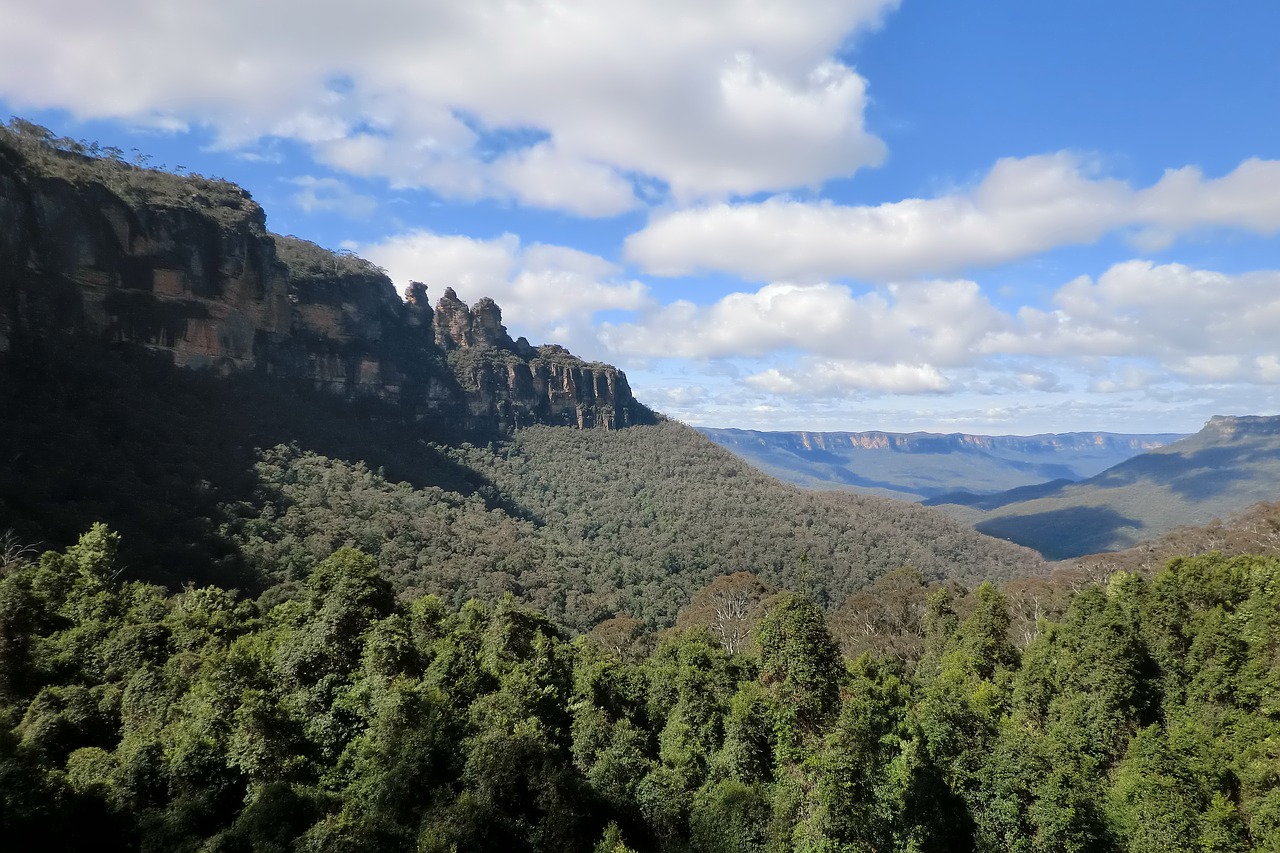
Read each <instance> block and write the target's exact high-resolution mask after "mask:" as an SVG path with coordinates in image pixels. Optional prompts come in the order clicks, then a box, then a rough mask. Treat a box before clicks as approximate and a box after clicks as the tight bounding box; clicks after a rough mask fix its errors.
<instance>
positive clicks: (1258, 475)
mask: <svg viewBox="0 0 1280 853" xmlns="http://www.w3.org/2000/svg"><path fill="white" fill-rule="evenodd" d="M1278 478H1280V418H1276V417H1261V416H1241V417H1224V416H1218V417H1214V418H1212V419H1210V421H1209V422H1208V423H1207V424H1206V425H1205V427H1204V428H1203V429H1202V430H1201V431H1200V432H1198V433H1196V434H1195V435H1192V436H1189V437H1187V438H1184V439H1182V440H1181V441H1176V442H1174V443H1172V444H1169V445H1166V446H1164V447H1160V448H1158V449H1156V450H1152V451H1150V452H1148V453H1143V454H1142V455H1140V456H1135V457H1133V458H1132V459H1129V460H1127V461H1125V462H1122V463H1120V464H1119V465H1116V466H1114V467H1112V468H1109V469H1107V470H1106V471H1103V472H1102V473H1101V474H1098V475H1096V476H1094V477H1090V478H1089V479H1087V480H1084V481H1082V482H1079V483H1067V482H1058V483H1047V484H1045V485H1044V486H1043V487H1034V488H1029V489H1025V490H1023V489H1015V490H1013V491H1011V492H1007V493H1004V494H997V495H986V496H980V497H975V496H964V497H962V498H957V497H956V496H950V497H948V498H942V499H939V500H938V501H930V502H928V503H930V504H931V505H935V504H936V505H938V506H941V507H943V508H945V509H946V510H947V511H949V512H951V513H952V514H953V515H954V516H955V517H957V518H960V519H962V520H964V521H966V522H968V523H970V524H973V525H974V526H975V527H976V528H977V529H978V530H980V531H982V532H984V533H989V534H990V535H992V536H999V537H1001V538H1006V539H1009V540H1012V541H1014V542H1019V543H1021V544H1023V545H1026V546H1028V547H1030V548H1035V549H1037V550H1038V551H1040V552H1041V553H1043V554H1044V555H1045V556H1046V557H1048V558H1050V559H1068V558H1073V557H1079V556H1082V555H1084V554H1091V553H1095V552H1098V551H1117V550H1120V549H1123V548H1128V547H1130V546H1132V545H1135V544H1136V543H1138V542H1142V541H1145V540H1151V539H1155V538H1156V537H1158V536H1161V535H1162V534H1164V533H1167V532H1169V531H1170V530H1173V529H1174V528H1177V527H1181V526H1186V525H1200V524H1206V523H1208V522H1209V521H1210V520H1212V519H1214V518H1222V517H1225V516H1228V515H1232V514H1234V513H1237V512H1240V511H1242V510H1244V509H1245V508H1246V507H1248V506H1250V505H1252V504H1255V503H1257V502H1259V501H1274V500H1276V499H1277V498H1280V487H1277V485H1276V484H1277V481H1278Z"/></svg>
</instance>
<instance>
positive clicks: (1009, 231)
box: [626, 152, 1280, 281]
mask: <svg viewBox="0 0 1280 853" xmlns="http://www.w3.org/2000/svg"><path fill="white" fill-rule="evenodd" d="M1091 171H1092V170H1091V168H1090V166H1089V165H1088V164H1087V163H1085V162H1083V161H1082V160H1081V159H1080V158H1079V157H1077V156H1075V155H1073V154H1069V153H1065V152H1063V153H1058V154H1051V155H1041V156H1035V157H1026V158H1022V159H1015V158H1006V159H1002V160H999V161H998V162H997V163H996V164H995V165H994V166H993V167H992V169H991V170H990V171H989V172H988V173H987V175H986V176H985V177H984V178H983V180H982V181H981V182H980V183H979V184H978V185H977V186H976V187H974V188H973V189H971V190H969V191H964V192H956V193H952V194H949V195H942V196H938V197H936V198H931V199H906V200H904V201H898V202H893V203H888V204H881V205H877V206H845V205H837V204H834V203H832V202H829V201H818V202H801V201H795V200H792V199H788V198H784V197H775V198H771V199H768V200H766V201H763V202H758V203H741V204H731V203H723V202H722V203H718V204H712V205H705V206H701V207H694V208H689V209H685V210H679V211H676V212H673V213H669V214H666V215H662V216H659V217H657V218H655V219H654V220H653V221H652V222H650V223H649V225H648V226H647V227H645V228H644V229H642V230H641V231H639V232H637V233H635V234H633V235H631V236H630V237H629V238H628V239H627V243H626V253H627V256H628V258H630V259H631V260H633V261H635V262H637V263H639V264H640V265H642V266H643V267H644V268H645V269H646V270H648V271H649V272H651V273H654V274H658V275H681V274H686V273H691V272H694V271H697V270H722V271H726V272H731V273H735V274H737V275H740V276H743V277H744V278H747V279H750V280H753V281H768V280H772V279H787V280H793V281H816V280H824V279H832V278H842V277H852V278H859V279H868V280H886V279H893V278H903V277H912V276H917V275H922V274H936V273H947V272H952V271H956V270H960V269H965V268H969V267H978V266H994V265H997V264H1001V263H1005V262H1008V261H1013V260H1017V259H1019V258H1024V257H1027V256H1030V255H1034V254H1037V253H1039V252H1043V251H1046V250H1049V249H1052V248H1055V247H1058V246H1064V245H1076V244H1089V243H1093V242H1095V241H1097V240H1098V239H1099V238H1101V237H1102V236H1104V235H1105V234H1108V233H1111V232H1113V231H1117V230H1120V229H1126V230H1129V229H1134V233H1133V239H1134V240H1135V242H1137V243H1138V245H1140V246H1144V247H1148V248H1156V247H1159V246H1160V245H1162V244H1167V243H1168V242H1169V241H1170V240H1172V239H1174V238H1176V237H1177V236H1178V235H1180V234H1183V233H1186V232H1188V231H1191V230H1194V229H1197V228H1203V227H1231V228H1241V229H1247V230H1250V231H1255V232H1258V233H1263V234H1273V233H1276V232H1277V231H1280V161H1276V160H1256V159H1255V160H1246V161H1245V162H1243V163H1241V164H1240V166H1239V167H1237V168H1236V169H1235V170H1234V171H1232V172H1231V173H1230V174H1228V175H1226V176H1224V177H1221V178H1217V179H1205V178H1204V176H1203V175H1202V174H1201V173H1200V172H1199V171H1198V170H1196V169H1191V168H1188V169H1180V170H1175V171H1170V172H1168V173H1166V174H1165V176H1164V177H1163V178H1161V180H1160V181H1159V182H1158V183H1156V184H1155V185H1153V186H1151V187H1148V188H1146V189H1143V190H1134V189H1133V188H1131V187H1130V186H1128V185H1127V184H1125V183H1124V182H1122V181H1118V180H1115V179H1109V178H1100V177H1095V176H1092V174H1091Z"/></svg>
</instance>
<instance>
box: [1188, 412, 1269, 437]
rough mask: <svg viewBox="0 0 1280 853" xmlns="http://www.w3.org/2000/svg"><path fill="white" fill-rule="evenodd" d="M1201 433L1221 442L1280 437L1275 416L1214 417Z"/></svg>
mask: <svg viewBox="0 0 1280 853" xmlns="http://www.w3.org/2000/svg"><path fill="white" fill-rule="evenodd" d="M1201 433H1202V434H1203V435H1205V436H1207V437H1212V438H1214V439H1219V440H1222V441H1233V440H1236V439H1241V438H1248V437H1252V436H1272V435H1280V416H1276V415H1214V416H1213V417H1211V418H1209V422H1208V423H1206V424H1205V425H1204V429H1203V430H1201Z"/></svg>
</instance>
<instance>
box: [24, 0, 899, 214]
mask: <svg viewBox="0 0 1280 853" xmlns="http://www.w3.org/2000/svg"><path fill="white" fill-rule="evenodd" d="M894 5H896V0H709V2H700V3H686V2H681V0H611V2H609V3H578V2H575V3H559V2H552V0H516V2H508V0H469V2H466V3H458V2H455V0H367V2H364V3H362V4H360V6H359V7H354V6H351V5H350V4H345V3H333V2H326V0H273V2H270V3H265V4H264V3H261V2H256V0H218V2H212V1H211V0H192V2H184V3H182V4H180V5H178V6H175V5H174V4H173V3H172V2H169V0H120V2H114V3H110V4H103V3H100V2H96V0H47V1H46V2H42V3H28V2H17V0H5V2H3V3H2V4H0V7H2V8H3V10H4V21H5V26H4V27H3V28H0V97H3V98H5V99H6V100H8V101H9V102H10V103H12V104H15V105H17V106H18V107H19V108H28V107H31V108H48V107H57V108H65V109H69V110H70V111H71V112H72V113H74V114H75V115H77V116H80V117H82V118H112V119H125V120H129V121H134V122H139V123H146V124H152V125H155V126H159V127H165V128H181V127H185V126H189V125H199V126H205V127H209V128H212V129H213V131H214V132H215V133H216V134H217V136H218V138H219V139H220V141H221V144H223V145H226V146H242V145H249V144H252V143H253V142H254V141H256V140H259V139H261V138H263V137H283V138H287V139H291V140H297V141H299V142H302V143H305V144H306V145H308V146H310V147H311V149H312V150H313V152H314V154H315V156H316V157H317V158H318V159H319V160H321V161H323V162H324V163H327V164H329V165H332V166H334V167H336V168H340V169H344V170H347V171H350V172H353V173H356V174H361V175H374V176H382V177H386V178H388V179H390V180H391V181H392V182H393V183H394V184H395V185H397V186H402V187H427V188H430V189H432V190H435V191H436V192H438V193H440V194H442V195H444V196H448V197H451V198H458V199H477V198H503V199H509V200H512V201H515V202H517V203H520V204H523V205H530V206H536V207H545V208H553V209H557V210H563V211H568V212H570V213H574V214H578V215H582V216H607V215H612V214H616V213H619V212H621V211H625V210H627V209H630V208H632V207H635V206H636V205H637V204H638V203H639V202H638V200H637V198H636V195H635V193H634V191H633V179H634V178H636V177H643V178H646V179H650V180H654V181H657V182H660V183H661V184H662V185H665V186H666V187H668V188H669V191H670V194H671V196H672V197H673V198H674V199H676V200H678V201H681V202H688V201H693V200H698V199H708V198H723V197H728V196H732V195H748V194H752V193H756V192H760V191H769V190H779V189H783V188H787V187H795V186H805V185H812V186H816V185H818V184H820V183H821V182H823V181H825V180H827V179H829V178H832V177H839V176H846V175H850V174H852V173H854V172H855V171H857V170H858V169H861V168H863V167H865V166H868V165H874V164H876V163H879V162H880V161H881V160H882V159H883V157H884V145H883V143H882V142H881V141H880V140H879V139H878V138H876V137H875V136H873V135H871V134H870V133H869V132H868V131H867V130H866V128H865V127H864V124H863V110H864V107H865V105H866V81H865V80H864V79H863V78H862V77H860V76H859V75H858V74H857V72H856V71H854V69H852V68H850V67H848V66H847V65H845V64H843V63H842V62H840V61H839V60H837V59H835V58H834V54H835V53H836V52H837V51H838V50H839V49H840V47H841V45H842V44H843V43H844V42H845V40H846V39H847V38H848V37H849V36H850V35H851V34H853V33H856V32H858V31H861V30H866V29H868V28H872V27H875V26H877V25H878V24H879V22H880V21H881V19H882V17H883V15H884V14H885V13H886V11H887V10H889V9H890V8H892V7H893V6H894Z"/></svg>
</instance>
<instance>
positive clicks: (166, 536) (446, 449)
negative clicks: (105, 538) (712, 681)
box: [0, 340, 1040, 629]
mask: <svg viewBox="0 0 1280 853" xmlns="http://www.w3.org/2000/svg"><path fill="white" fill-rule="evenodd" d="M0 372H2V373H3V378H4V381H3V382H0V531H3V530H4V529H7V528H13V529H14V530H15V532H16V533H17V534H18V535H19V536H20V538H22V539H23V540H24V541H41V542H45V543H47V544H49V545H64V544H67V543H69V542H72V541H74V539H75V537H76V536H77V535H78V532H79V531H81V530H84V529H86V528H87V527H88V526H89V525H91V524H93V523H94V522H97V521H104V522H106V523H108V524H109V525H111V526H112V527H113V528H115V529H118V530H120V531H121V532H122V533H123V534H124V543H125V545H124V547H125V552H124V554H123V555H122V565H123V566H124V571H125V572H126V576H127V577H130V578H134V579H145V580H151V581H159V582H162V583H165V584H167V585H169V586H170V587H172V588H177V587H179V586H181V585H182V584H184V583H187V582H196V583H219V584H224V585H228V586H237V587H240V588H243V589H248V590H253V591H255V592H257V591H261V590H264V589H266V588H268V587H270V586H273V585H276V584H279V583H284V584H285V587H284V589H283V590H282V592H281V594H288V590H289V588H290V587H289V584H295V583H297V582H299V581H300V580H302V579H303V578H304V577H305V574H306V571H307V570H308V568H309V567H310V566H311V565H314V563H315V562H316V561H318V560H320V559H323V558H324V557H325V556H326V555H328V554H329V553H332V552H333V551H334V550H335V549H337V548H340V547H342V546H343V545H347V544H351V545H356V546H359V547H360V548H362V549H364V550H365V551H366V552H367V553H369V554H371V555H373V556H374V557H375V558H376V559H377V561H378V563H379V566H380V567H381V568H382V570H383V571H384V572H385V573H386V575H387V577H388V578H389V579H390V580H391V582H392V583H393V584H394V585H395V587H396V589H397V590H401V591H406V592H408V593H411V594H417V593H422V592H432V593H436V594H439V595H441V596H442V597H444V599H445V600H446V601H448V602H449V603H450V605H451V606H459V605H461V604H462V603H463V602H465V601H466V600H467V599H468V598H471V597H473V596H479V597H481V598H484V599H487V600H497V599H498V598H500V597H501V596H502V595H503V594H504V593H506V592H511V593H512V594H514V595H516V596H517V597H519V598H520V599H522V600H524V601H527V602H529V603H532V604H534V605H536V606H537V607H539V608H541V609H543V610H544V611H545V612H547V613H549V614H551V615H553V616H554V617H555V618H556V619H558V620H561V621H563V622H564V623H565V624H567V625H570V626H572V627H574V628H577V629H584V628H587V627H589V626H591V625H593V624H595V623H596V622H598V621H600V620H602V619H605V618H608V617H610V616H612V615H614V614H615V613H618V612H622V613H628V614H631V615H633V616H636V617H639V618H641V619H643V620H645V621H647V622H649V623H650V624H653V625H658V624H670V622H671V621H672V619H674V617H675V614H676V612H677V611H678V610H679V609H680V608H681V607H683V606H684V605H685V604H686V603H687V602H688V601H689V599H690V597H691V595H692V594H693V592H694V591H695V590H697V589H699V588H701V587H702V586H704V585H705V584H706V583H707V582H708V581H709V580H710V579H711V578H712V577H713V576H715V575H719V574H726V573H730V572H733V571H738V570H744V569H745V570H750V571H754V572H756V573H758V574H760V575H761V576H762V577H764V578H765V579H767V580H769V581H771V582H774V583H776V584H778V585H790V586H793V587H795V588H797V589H803V590H806V591H808V592H809V593H810V594H812V595H814V596H815V597H817V598H818V599H819V600H821V601H822V602H823V603H824V604H827V605H829V606H836V605H839V604H840V603H841V602H842V601H843V600H844V598H845V597H846V596H848V595H849V594H850V593H852V592H854V591H856V590H858V589H862V588H864V587H865V586H866V585H867V584H868V583H869V582H870V581H871V580H872V579H874V578H875V577H877V576H879V575H880V574H883V573H884V572H885V571H887V570H889V569H893V568H897V567H899V566H903V565H911V566H914V567H915V568H917V569H919V570H920V571H921V572H923V573H924V574H925V575H926V576H927V577H928V578H930V579H940V578H943V577H954V578H958V579H961V580H964V581H967V582H975V581H978V580H981V579H984V578H991V579H1002V578H1009V577H1014V576H1017V575H1023V574H1030V573H1034V572H1036V571H1038V568H1039V565H1040V560H1039V557H1038V555H1036V554H1034V553H1033V552H1030V551H1027V550H1025V549H1021V548H1018V547H1016V546H1013V545H1010V544H1009V543H1006V542H1001V541H999V540H995V539H991V538H988V537H985V536H982V535H980V534H976V533H974V532H973V531H972V530H970V529H968V528H966V527H964V526H963V525H960V524H958V523H956V522H954V521H952V520H950V519H948V518H947V517H946V516H944V515H943V514H941V513H939V512H937V511H934V510H927V509H922V508H920V507H916V506H912V505H909V504H904V503H896V502H891V501H885V500H880V499H874V498H866V497H859V496H855V495H835V494H815V493H808V492H804V491H801V490H799V489H796V488H793V487H790V486H785V485H782V484H780V483H777V482H776V481H774V480H772V479H770V478H768V477H765V476H764V475H762V474H759V473H758V472H756V471H754V470H752V469H751V468H750V467H749V466H747V465H746V464H745V463H742V462H741V461H739V460H737V459H736V458H734V457H733V456H732V455H731V454H729V453H728V452H727V451H724V450H722V449H720V448H717V447H716V446H715V445H713V444H712V443H711V442H709V441H707V440H706V439H705V438H703V437H701V436H699V435H698V434H697V433H696V432H694V431H693V430H691V429H688V428H686V427H683V426H681V425H679V424H674V423H665V424H659V425H655V426H640V427H632V428H628V429H625V430H618V431H605V430H594V431H593V430H586V431H580V430H575V429H567V428H559V427H539V428H534V429H529V430H524V431H520V432H518V433H516V434H515V435H514V436H513V437H512V438H511V440H510V441H509V442H505V443H486V444H467V443H466V442H465V441H464V440H462V439H464V438H465V434H459V433H454V434H450V433H448V432H441V431H435V432H432V431H431V430H430V428H429V426H430V425H428V424H423V423H421V422H419V421H415V420H412V419H406V418H405V417H403V415H402V414H401V413H400V412H399V411H398V410H397V409H396V408H394V407H392V406H389V405H387V404H384V403H380V402H379V401H373V400H371V401H365V402H363V403H349V402H345V401H342V400H338V399H334V398H333V397H331V396H329V395H326V394H324V393H322V392H317V391H314V390H312V389H309V388H307V387H305V386H303V385H299V384H290V383H288V382H280V381H277V380H273V379H272V378H270V377H265V376H260V375H257V374H247V375H242V376H233V377H224V378H219V377H214V376H210V375H207V374H202V373H199V372H193V371H189V370H182V369H178V368H174V367H172V366H170V365H166V364H164V363H163V362H161V361H158V360H156V359H154V358H152V357H149V356H146V355H145V354H142V353H138V352H136V351H134V350H130V349H127V348H126V349H123V350H108V349H104V348H102V347H98V346H96V345H92V344H89V343H85V342H79V343H77V342H75V341H70V340H67V341H61V342H60V343H59V345H58V346H57V347H52V346H50V347H48V348H46V349H42V350H39V351H28V352H27V353H25V354H24V355H23V356H21V357H19V356H16V355H11V356H10V358H9V359H8V360H7V361H5V362H3V363H2V364H0ZM446 440H447V441H448V443H446Z"/></svg>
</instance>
